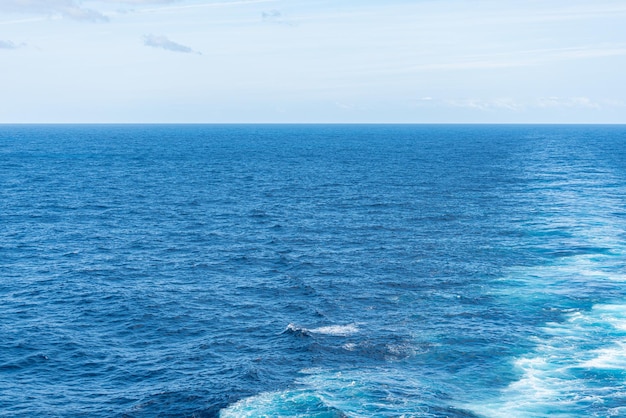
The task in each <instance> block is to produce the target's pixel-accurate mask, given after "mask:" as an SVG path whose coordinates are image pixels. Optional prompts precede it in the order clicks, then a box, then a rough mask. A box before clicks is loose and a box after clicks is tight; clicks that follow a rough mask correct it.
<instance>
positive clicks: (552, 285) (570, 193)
mask: <svg viewBox="0 0 626 418" xmlns="http://www.w3.org/2000/svg"><path fill="white" fill-rule="evenodd" d="M571 175H572V176H573V174H571ZM592 180H593V181H588V182H587V183H585V184H584V187H583V186H580V185H573V186H571V187H567V184H565V185H563V184H561V185H559V187H562V188H563V189H564V190H565V191H560V192H555V191H553V192H550V195H549V200H550V201H551V202H550V204H549V206H550V208H551V209H552V211H549V210H547V211H546V214H545V217H544V219H543V221H542V223H541V224H540V225H543V229H544V230H550V229H556V228H558V229H559V230H560V231H561V232H562V231H566V232H567V234H568V235H567V236H568V241H567V243H559V242H555V243H549V242H546V243H545V244H544V245H543V248H544V249H545V251H546V252H548V253H550V254H554V256H555V257H554V261H553V262H550V263H547V264H545V265H542V266H537V267H533V268H519V269H512V270H511V273H510V275H509V276H507V277H504V278H503V279H502V280H503V281H504V282H506V283H512V284H515V286H514V289H515V290H513V291H512V290H511V289H505V290H504V289H503V294H501V295H500V297H502V298H505V299H506V298H508V299H510V303H516V304H519V306H520V309H524V307H525V306H538V307H541V309H543V310H544V311H546V313H547V314H553V315H554V316H555V317H556V318H557V320H556V321H550V322H547V323H545V324H544V326H543V327H541V328H539V329H538V330H537V332H536V333H535V336H534V337H533V338H532V342H533V343H534V350H532V351H531V352H528V353H526V354H523V355H520V356H519V357H517V358H514V359H512V360H511V365H512V367H513V368H514V370H515V372H516V373H517V375H518V378H517V379H516V380H515V381H513V382H512V383H511V384H509V385H508V386H507V387H506V388H504V389H503V390H501V391H500V393H499V395H498V396H497V397H496V398H493V399H488V400H485V401H482V402H478V403H474V404H472V405H471V406H466V408H467V409H470V410H472V411H473V412H475V413H477V414H479V415H480V416H484V417H494V418H495V417H512V416H513V417H538V416H551V417H583V416H584V417H587V416H589V417H592V416H593V417H611V416H625V415H626V406H625V405H626V291H625V285H626V271H625V270H624V266H625V265H626V258H625V257H624V255H625V254H626V247H625V246H624V232H625V231H626V222H625V219H624V217H623V203H622V201H621V198H620V196H623V192H624V188H623V186H617V187H615V186H611V187H609V186H607V185H609V184H611V185H616V184H619V185H621V180H620V179H617V178H614V177H612V176H611V175H610V173H608V172H606V171H604V172H603V173H602V179H599V178H598V176H596V178H595V179H592ZM590 185H592V186H593V187H592V186H590ZM552 186H554V184H552V185H551V187H552ZM590 187H592V188H598V189H600V190H602V188H603V187H605V188H606V190H605V192H604V193H601V194H598V193H593V194H589V193H586V192H585V191H586V190H588V188H590ZM596 191H597V190H596ZM539 247H540V248H541V247H542V246H541V245H540V246H539Z"/></svg>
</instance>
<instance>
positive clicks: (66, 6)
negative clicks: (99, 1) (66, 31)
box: [0, 0, 108, 22]
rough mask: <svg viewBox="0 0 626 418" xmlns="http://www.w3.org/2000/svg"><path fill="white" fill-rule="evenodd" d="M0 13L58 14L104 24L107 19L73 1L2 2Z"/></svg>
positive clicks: (10, 0) (30, 0) (19, 0)
mask: <svg viewBox="0 0 626 418" xmlns="http://www.w3.org/2000/svg"><path fill="white" fill-rule="evenodd" d="M0 12H8V13H31V14H60V15H62V16H64V17H68V18H71V19H75V20H83V21H91V22H106V21H107V20H108V18H107V17H106V16H105V15H103V14H102V13H100V12H98V11H97V10H93V9H89V8H85V7H82V6H81V5H80V3H79V2H78V1H75V0H2V1H1V2H0Z"/></svg>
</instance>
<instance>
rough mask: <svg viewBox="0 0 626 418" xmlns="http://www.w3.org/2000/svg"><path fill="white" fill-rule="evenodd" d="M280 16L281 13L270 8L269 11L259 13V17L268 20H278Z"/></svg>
mask: <svg viewBox="0 0 626 418" xmlns="http://www.w3.org/2000/svg"><path fill="white" fill-rule="evenodd" d="M281 16H282V13H281V12H280V11H279V10H276V9H273V10H270V11H269V12H263V13H262V14H261V17H262V18H263V20H264V21H270V22H272V21H276V20H279V19H280V18H281Z"/></svg>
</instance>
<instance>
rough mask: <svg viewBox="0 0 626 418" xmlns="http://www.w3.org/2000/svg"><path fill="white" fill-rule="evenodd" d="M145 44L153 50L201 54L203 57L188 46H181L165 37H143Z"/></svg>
mask: <svg viewBox="0 0 626 418" xmlns="http://www.w3.org/2000/svg"><path fill="white" fill-rule="evenodd" d="M143 44H144V45H145V46H151V47H153V48H161V49H166V50H168V51H173V52H183V53H187V54H199V55H202V54H201V53H200V52H197V51H194V50H193V49H191V48H190V47H188V46H185V45H182V44H179V43H177V42H174V41H171V40H170V39H168V38H167V37H165V36H158V35H146V36H144V37H143Z"/></svg>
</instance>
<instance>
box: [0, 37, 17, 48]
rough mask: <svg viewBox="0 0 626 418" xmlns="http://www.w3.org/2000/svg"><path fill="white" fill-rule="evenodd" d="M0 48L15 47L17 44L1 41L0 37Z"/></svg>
mask: <svg viewBox="0 0 626 418" xmlns="http://www.w3.org/2000/svg"><path fill="white" fill-rule="evenodd" d="M0 49H17V45H15V44H14V43H13V42H11V41H3V40H2V39H0Z"/></svg>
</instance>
